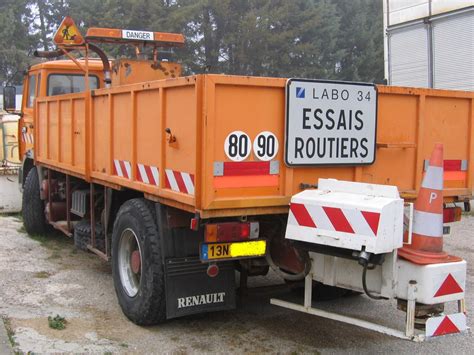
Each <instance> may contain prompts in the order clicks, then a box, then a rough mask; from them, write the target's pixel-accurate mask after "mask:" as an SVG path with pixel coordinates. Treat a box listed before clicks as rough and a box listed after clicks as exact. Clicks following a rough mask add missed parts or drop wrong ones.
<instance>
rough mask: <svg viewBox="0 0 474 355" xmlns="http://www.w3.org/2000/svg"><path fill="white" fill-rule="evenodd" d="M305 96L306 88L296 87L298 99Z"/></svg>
mask: <svg viewBox="0 0 474 355" xmlns="http://www.w3.org/2000/svg"><path fill="white" fill-rule="evenodd" d="M304 96H305V89H304V88H300V87H297V88H296V97H297V98H298V99H304Z"/></svg>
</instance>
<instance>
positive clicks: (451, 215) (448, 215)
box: [443, 207, 462, 223]
mask: <svg viewBox="0 0 474 355" xmlns="http://www.w3.org/2000/svg"><path fill="white" fill-rule="evenodd" d="M461 215H462V209H461V207H445V208H444V209H443V223H451V222H458V221H460V220H461Z"/></svg>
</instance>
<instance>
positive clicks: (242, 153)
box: [224, 131, 252, 161]
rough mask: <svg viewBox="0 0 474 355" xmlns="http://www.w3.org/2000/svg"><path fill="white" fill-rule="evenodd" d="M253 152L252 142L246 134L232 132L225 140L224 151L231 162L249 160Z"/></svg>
mask: <svg viewBox="0 0 474 355" xmlns="http://www.w3.org/2000/svg"><path fill="white" fill-rule="evenodd" d="M251 150H252V142H251V141H250V137H249V136H248V135H247V133H245V132H242V131H234V132H231V133H230V134H229V135H228V136H227V138H226V139H225V142H224V151H225V154H226V155H227V156H228V157H229V159H230V160H233V161H243V160H245V159H247V158H248V156H249V155H250V151H251Z"/></svg>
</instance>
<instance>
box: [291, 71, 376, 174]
mask: <svg viewBox="0 0 474 355" xmlns="http://www.w3.org/2000/svg"><path fill="white" fill-rule="evenodd" d="M376 128H377V90H376V87H375V85H372V84H364V83H346V82H329V81H317V80H304V79H290V80H288V82H287V85H286V137H285V139H286V141H285V161H286V164H287V165H288V166H298V165H300V166H305V165H343V164H344V165H347V164H349V165H363V164H372V163H373V162H374V160H375V143H376V142H375V139H376Z"/></svg>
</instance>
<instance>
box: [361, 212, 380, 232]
mask: <svg viewBox="0 0 474 355" xmlns="http://www.w3.org/2000/svg"><path fill="white" fill-rule="evenodd" d="M361 213H362V216H364V218H365V220H366V221H367V224H368V225H369V227H370V229H372V232H374V234H375V236H377V230H378V229H379V221H380V213H377V212H367V211H361Z"/></svg>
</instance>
